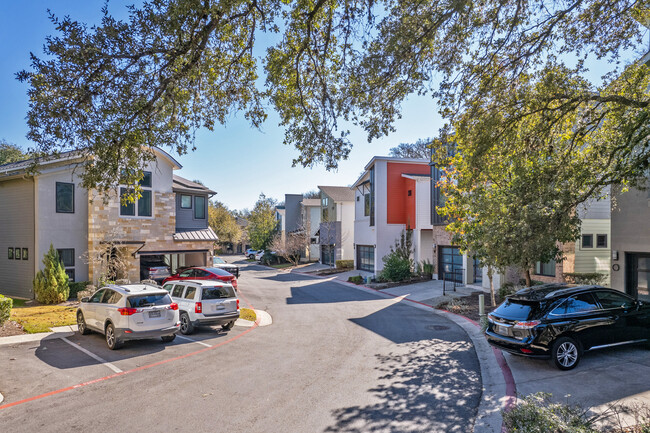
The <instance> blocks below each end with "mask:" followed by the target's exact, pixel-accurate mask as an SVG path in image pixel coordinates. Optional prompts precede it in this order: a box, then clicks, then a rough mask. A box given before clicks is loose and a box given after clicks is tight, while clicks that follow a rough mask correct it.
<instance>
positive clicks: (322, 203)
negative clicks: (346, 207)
mask: <svg viewBox="0 0 650 433" xmlns="http://www.w3.org/2000/svg"><path fill="white" fill-rule="evenodd" d="M320 203H321V206H323V207H327V205H328V204H329V200H328V198H327V197H323V198H321V199H320Z"/></svg>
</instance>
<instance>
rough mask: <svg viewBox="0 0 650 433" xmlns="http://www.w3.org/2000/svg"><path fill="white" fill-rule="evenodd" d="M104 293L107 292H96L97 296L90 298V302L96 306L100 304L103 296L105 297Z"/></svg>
mask: <svg viewBox="0 0 650 433" xmlns="http://www.w3.org/2000/svg"><path fill="white" fill-rule="evenodd" d="M104 292H105V290H100V291H98V292H96V293H95V294H94V295H93V296H92V297H91V298H90V302H92V303H94V304H98V303H99V301H101V300H102V296H104Z"/></svg>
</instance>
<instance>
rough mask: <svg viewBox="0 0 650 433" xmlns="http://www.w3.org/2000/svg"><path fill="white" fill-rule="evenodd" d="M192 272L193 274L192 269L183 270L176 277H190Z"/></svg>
mask: <svg viewBox="0 0 650 433" xmlns="http://www.w3.org/2000/svg"><path fill="white" fill-rule="evenodd" d="M193 272H194V269H185V270H184V271H183V272H181V273H180V274H179V275H178V276H179V277H183V278H187V277H191V276H192V273H193Z"/></svg>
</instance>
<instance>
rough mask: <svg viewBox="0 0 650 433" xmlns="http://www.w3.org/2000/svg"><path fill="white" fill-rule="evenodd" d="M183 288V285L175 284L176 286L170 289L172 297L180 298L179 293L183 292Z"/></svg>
mask: <svg viewBox="0 0 650 433" xmlns="http://www.w3.org/2000/svg"><path fill="white" fill-rule="evenodd" d="M184 288H185V286H181V285H177V286H176V287H174V290H172V296H173V297H174V298H180V297H181V295H182V294H183V289H184Z"/></svg>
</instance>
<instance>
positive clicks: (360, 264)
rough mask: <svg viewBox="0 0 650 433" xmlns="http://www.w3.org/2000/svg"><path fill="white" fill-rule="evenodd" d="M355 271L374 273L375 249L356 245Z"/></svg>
mask: <svg viewBox="0 0 650 433" xmlns="http://www.w3.org/2000/svg"><path fill="white" fill-rule="evenodd" d="M357 269H360V270H362V271H368V272H374V271H375V248H374V247H372V246H369V245H357Z"/></svg>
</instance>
